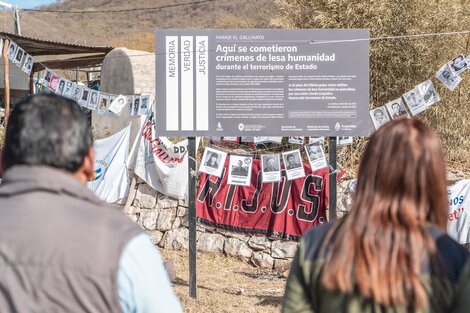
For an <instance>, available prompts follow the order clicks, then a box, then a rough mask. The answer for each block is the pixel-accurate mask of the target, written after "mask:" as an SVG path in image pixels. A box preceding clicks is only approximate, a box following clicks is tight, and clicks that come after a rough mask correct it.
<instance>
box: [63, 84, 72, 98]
mask: <svg viewBox="0 0 470 313" xmlns="http://www.w3.org/2000/svg"><path fill="white" fill-rule="evenodd" d="M72 88H73V82H71V81H70V80H68V79H65V88H64V92H63V93H62V95H63V96H64V97H67V98H71V97H72Z"/></svg>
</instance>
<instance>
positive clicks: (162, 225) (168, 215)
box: [156, 208, 176, 231]
mask: <svg viewBox="0 0 470 313" xmlns="http://www.w3.org/2000/svg"><path fill="white" fill-rule="evenodd" d="M175 218H176V208H169V209H164V210H159V214H158V219H157V225H156V229H158V230H160V231H167V230H170V229H172V226H173V222H174V221H175Z"/></svg>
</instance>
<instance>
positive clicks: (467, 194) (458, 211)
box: [447, 179, 470, 244]
mask: <svg viewBox="0 0 470 313" xmlns="http://www.w3.org/2000/svg"><path fill="white" fill-rule="evenodd" d="M448 195H449V215H448V219H447V232H448V233H449V236H451V237H452V238H454V239H455V240H457V241H458V242H459V243H461V244H466V243H470V179H464V180H461V181H459V182H457V183H456V184H455V185H453V186H452V187H449V190H448Z"/></svg>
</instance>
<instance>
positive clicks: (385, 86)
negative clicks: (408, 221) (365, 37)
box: [272, 0, 470, 170]
mask: <svg viewBox="0 0 470 313" xmlns="http://www.w3.org/2000/svg"><path fill="white" fill-rule="evenodd" d="M275 5H276V11H275V13H274V16H273V19H272V23H273V25H274V26H276V27H282V28H302V29H307V28H367V29H369V30H370V36H371V38H377V37H384V36H400V35H412V34H424V33H442V32H456V31H462V30H468V29H470V15H469V14H468V13H470V12H469V11H470V1H467V0H447V1H419V0H405V1H403V0H402V1H395V0H381V1H350V0H311V1H310V0H276V1H275ZM469 44H470V34H462V35H452V36H450V35H449V36H428V37H419V38H412V39H387V40H372V41H371V42H370V98H369V99H370V100H369V102H370V108H374V107H377V106H381V105H383V104H385V103H386V102H388V101H391V100H393V99H396V98H398V97H400V96H401V95H402V94H403V93H405V92H407V91H408V90H410V89H412V88H413V87H414V86H415V85H417V84H419V83H421V82H423V81H425V80H427V79H430V78H432V80H433V83H434V86H435V87H436V88H437V90H438V92H439V94H440V96H441V98H442V100H441V101H440V102H439V103H438V104H436V105H434V106H433V107H431V108H430V109H428V110H427V111H426V112H424V113H422V114H420V115H419V116H418V118H419V119H421V120H424V121H426V122H427V123H428V124H429V125H431V127H432V128H433V129H434V130H436V131H437V133H438V134H439V136H440V138H441V140H442V143H443V146H444V150H445V154H446V157H447V160H448V166H449V167H450V168H454V169H461V170H468V169H469V168H470V158H469V157H468V153H469V152H468V151H470V139H469V134H470V124H469V120H470V110H469V106H468V103H469V100H470V93H469V92H468V91H467V90H468V89H469V86H470V73H463V74H462V77H463V81H462V83H461V84H460V86H459V87H458V89H456V90H454V91H453V92H449V91H448V90H447V89H446V88H445V86H443V85H442V84H441V83H440V82H439V81H438V80H437V79H435V78H434V74H435V72H436V71H437V70H438V69H439V68H440V67H441V66H442V65H443V64H444V63H446V62H447V61H449V60H450V59H452V58H454V57H455V56H457V55H458V54H464V55H468V54H469V52H470V51H469ZM364 146H365V139H356V140H355V144H354V145H353V148H341V149H340V151H339V153H338V154H339V161H340V163H342V164H343V165H344V166H346V167H349V166H353V167H355V166H356V165H357V161H358V156H359V155H360V153H361V152H362V150H363V148H364Z"/></svg>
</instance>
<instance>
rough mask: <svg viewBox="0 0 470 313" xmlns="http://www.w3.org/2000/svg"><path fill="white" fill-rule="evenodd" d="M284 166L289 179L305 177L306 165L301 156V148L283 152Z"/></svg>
mask: <svg viewBox="0 0 470 313" xmlns="http://www.w3.org/2000/svg"><path fill="white" fill-rule="evenodd" d="M282 158H283V159H284V167H285V169H286V176H287V179H288V180H293V179H297V178H301V177H305V170H304V165H303V163H302V158H301V156H300V150H294V151H289V152H284V153H282Z"/></svg>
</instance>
